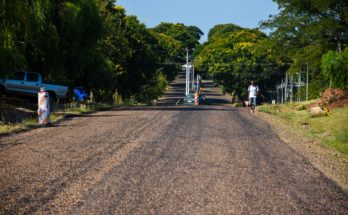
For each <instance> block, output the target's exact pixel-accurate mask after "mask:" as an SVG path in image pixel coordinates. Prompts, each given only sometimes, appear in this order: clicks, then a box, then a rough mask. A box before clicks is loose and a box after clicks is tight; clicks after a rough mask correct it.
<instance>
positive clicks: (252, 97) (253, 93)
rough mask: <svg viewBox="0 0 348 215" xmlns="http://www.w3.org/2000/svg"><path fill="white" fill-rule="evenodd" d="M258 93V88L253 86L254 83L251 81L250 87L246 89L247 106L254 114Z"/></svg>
mask: <svg viewBox="0 0 348 215" xmlns="http://www.w3.org/2000/svg"><path fill="white" fill-rule="evenodd" d="M258 93H259V87H258V86H256V85H255V84H254V81H253V80H252V81H251V82H250V85H249V87H248V98H249V106H250V107H251V109H252V110H253V112H255V107H256V97H257V95H258Z"/></svg>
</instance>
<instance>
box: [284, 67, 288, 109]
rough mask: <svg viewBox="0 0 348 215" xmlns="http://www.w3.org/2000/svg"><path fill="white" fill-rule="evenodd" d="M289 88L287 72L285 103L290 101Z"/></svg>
mask: <svg viewBox="0 0 348 215" xmlns="http://www.w3.org/2000/svg"><path fill="white" fill-rule="evenodd" d="M288 91H289V89H288V73H286V74H285V86H284V94H285V96H284V97H285V99H284V100H285V103H286V102H287V101H288V97H289V92H288Z"/></svg>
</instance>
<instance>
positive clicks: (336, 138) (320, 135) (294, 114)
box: [258, 102, 348, 154]
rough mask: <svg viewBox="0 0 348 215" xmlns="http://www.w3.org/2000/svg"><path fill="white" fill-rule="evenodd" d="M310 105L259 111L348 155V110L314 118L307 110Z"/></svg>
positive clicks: (293, 105)
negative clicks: (279, 119)
mask: <svg viewBox="0 0 348 215" xmlns="http://www.w3.org/2000/svg"><path fill="white" fill-rule="evenodd" d="M310 103H311V102H302V103H293V104H284V105H263V106H260V107H259V108H258V110H259V111H261V112H264V113H268V114H271V115H274V116H276V117H279V118H281V119H283V121H285V123H288V124H290V125H292V126H293V128H294V129H297V130H298V131H299V132H300V131H301V134H304V135H307V136H308V137H311V138H315V139H317V140H319V141H320V142H321V143H322V144H324V145H326V146H330V147H333V148H335V149H337V150H338V151H340V152H342V153H344V154H348V123H347V119H348V108H337V109H334V110H331V112H330V115H329V116H321V117H312V116H311V115H310V114H309V111H308V110H307V106H308V105H309V104H310Z"/></svg>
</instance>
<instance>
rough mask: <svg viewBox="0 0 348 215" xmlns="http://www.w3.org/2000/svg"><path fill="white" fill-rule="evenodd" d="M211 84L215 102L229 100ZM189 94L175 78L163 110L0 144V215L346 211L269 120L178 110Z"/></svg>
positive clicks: (74, 121) (82, 121)
mask: <svg viewBox="0 0 348 215" xmlns="http://www.w3.org/2000/svg"><path fill="white" fill-rule="evenodd" d="M212 86H213V85H212V84H209V83H206V88H204V92H205V93H206V94H207V98H208V100H209V99H210V100H211V103H221V102H223V101H224V100H227V99H228V98H227V97H223V96H221V95H219V91H218V89H217V88H213V87H212ZM207 87H210V88H207ZM182 92H184V89H183V85H182V79H178V80H176V82H174V83H173V85H172V87H171V88H170V89H169V91H168V95H166V96H165V97H164V99H162V100H161V101H159V103H160V105H158V106H153V107H133V108H125V109H118V110H111V111H104V112H98V113H95V114H89V115H83V116H80V117H75V118H71V119H68V120H65V121H63V122H61V123H60V124H58V125H56V126H54V127H48V128H39V129H34V130H31V131H28V132H23V133H19V134H13V135H10V136H4V137H1V138H0V142H1V143H0V166H1V170H0V214H348V196H347V194H345V193H344V192H343V191H341V190H340V189H339V188H338V187H337V186H336V185H335V184H334V183H333V182H332V181H331V180H329V179H327V178H326V177H325V176H324V175H323V174H322V173H321V172H319V171H318V170H317V169H315V168H314V167H313V166H312V165H311V164H310V163H309V162H308V161H307V160H306V159H304V158H303V157H301V156H300V155H299V154H297V153H296V152H294V151H293V150H292V149H290V148H289V147H288V146H287V145H286V144H285V143H283V142H282V141H281V140H280V139H279V138H278V137H277V136H276V135H275V134H274V133H272V132H271V131H270V129H269V126H268V125H267V124H266V123H265V122H263V121H260V120H257V119H254V118H253V116H252V113H250V112H249V111H247V110H245V109H236V108H232V107H228V106H222V105H209V106H208V105H207V106H200V107H193V106H171V105H173V104H174V103H175V102H176V101H177V99H178V98H179V97H180V96H181V94H182ZM173 101H174V102H173Z"/></svg>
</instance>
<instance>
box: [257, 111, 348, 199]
mask: <svg viewBox="0 0 348 215" xmlns="http://www.w3.org/2000/svg"><path fill="white" fill-rule="evenodd" d="M251 114H255V116H256V117H258V118H259V119H261V120H263V121H265V122H267V123H268V124H269V125H270V127H271V129H272V130H273V131H274V132H275V133H276V134H277V135H278V136H279V138H281V140H283V141H284V142H285V143H286V144H288V145H289V146H290V147H291V148H292V149H293V150H294V151H296V152H297V153H299V154H300V155H302V156H303V157H305V158H306V159H308V160H309V161H310V162H311V163H312V165H314V166H315V167H316V168H317V169H319V170H320V171H321V172H322V173H324V174H325V175H326V176H327V177H328V178H330V179H331V180H333V181H334V182H335V183H336V184H337V185H338V186H340V187H341V188H342V189H343V190H344V192H346V193H348V155H345V154H343V153H340V152H338V151H337V150H335V149H332V148H329V147H326V146H323V145H322V144H320V143H319V142H318V141H317V140H314V139H312V138H309V137H306V136H305V135H304V131H302V130H301V128H295V127H294V126H291V125H289V124H287V123H286V122H285V121H284V120H282V119H280V118H278V117H276V116H272V115H270V114H267V113H262V112H258V111H257V112H255V113H251Z"/></svg>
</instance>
